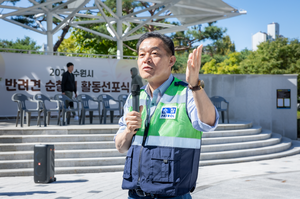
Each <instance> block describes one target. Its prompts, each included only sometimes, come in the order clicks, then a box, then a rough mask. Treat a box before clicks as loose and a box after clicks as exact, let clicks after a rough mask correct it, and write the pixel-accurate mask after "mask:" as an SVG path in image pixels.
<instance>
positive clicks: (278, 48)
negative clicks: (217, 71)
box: [240, 38, 300, 93]
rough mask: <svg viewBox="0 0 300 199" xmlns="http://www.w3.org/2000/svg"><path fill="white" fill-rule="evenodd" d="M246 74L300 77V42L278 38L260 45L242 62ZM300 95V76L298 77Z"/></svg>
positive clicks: (241, 65)
mask: <svg viewBox="0 0 300 199" xmlns="http://www.w3.org/2000/svg"><path fill="white" fill-rule="evenodd" d="M240 68H241V72H242V73H245V74H298V75H300V41H299V40H297V39H293V40H289V39H287V38H277V39H276V40H275V41H266V42H262V43H260V44H259V45H258V49H257V50H256V51H253V52H251V53H250V55H249V56H248V57H247V59H245V60H244V61H242V62H241V64H240ZM298 93H300V76H298Z"/></svg>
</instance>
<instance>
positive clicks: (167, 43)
mask: <svg viewBox="0 0 300 199" xmlns="http://www.w3.org/2000/svg"><path fill="white" fill-rule="evenodd" d="M148 38H159V39H161V40H162V41H163V42H164V44H165V50H166V51H167V53H168V54H171V55H174V54H175V49H174V43H173V41H172V39H171V38H170V37H168V36H165V35H162V34H160V33H157V32H147V33H145V34H143V35H142V36H141V37H140V39H139V41H138V43H137V44H136V51H137V53H139V48H140V45H141V43H142V42H143V41H144V40H145V39H148Z"/></svg>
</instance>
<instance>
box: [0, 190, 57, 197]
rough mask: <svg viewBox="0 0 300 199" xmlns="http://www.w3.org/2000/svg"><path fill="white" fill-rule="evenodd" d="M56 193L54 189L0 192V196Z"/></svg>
mask: <svg viewBox="0 0 300 199" xmlns="http://www.w3.org/2000/svg"><path fill="white" fill-rule="evenodd" d="M52 193H56V191H28V192H4V193H1V192H0V196H26V195H33V194H52Z"/></svg>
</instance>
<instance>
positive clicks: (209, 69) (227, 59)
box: [202, 49, 250, 74]
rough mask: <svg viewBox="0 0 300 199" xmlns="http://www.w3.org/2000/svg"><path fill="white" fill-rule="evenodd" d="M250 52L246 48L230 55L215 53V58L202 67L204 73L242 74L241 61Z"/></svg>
mask: <svg viewBox="0 0 300 199" xmlns="http://www.w3.org/2000/svg"><path fill="white" fill-rule="evenodd" d="M249 53H250V52H249V51H248V50H247V49H246V50H243V51H241V52H231V53H230V54H229V55H226V56H222V55H215V56H214V58H213V59H212V60H211V61H209V62H207V63H206V64H204V66H203V67H202V70H203V73H204V74H241V73H242V71H241V68H240V63H241V62H242V61H243V60H245V59H246V58H247V54H249Z"/></svg>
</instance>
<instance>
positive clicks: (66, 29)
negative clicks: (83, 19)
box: [53, 25, 71, 52]
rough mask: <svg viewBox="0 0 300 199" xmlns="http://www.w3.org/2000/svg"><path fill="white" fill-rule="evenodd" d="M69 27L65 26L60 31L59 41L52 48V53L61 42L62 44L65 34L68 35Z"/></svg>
mask: <svg viewBox="0 0 300 199" xmlns="http://www.w3.org/2000/svg"><path fill="white" fill-rule="evenodd" d="M70 27H71V26H69V25H67V26H65V27H64V28H63V29H62V30H63V32H62V33H61V36H60V37H59V39H58V40H57V42H56V43H55V45H54V47H53V52H56V51H57V49H58V47H59V46H60V44H61V42H63V40H64V39H65V36H66V34H67V33H68V31H69V29H70Z"/></svg>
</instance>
